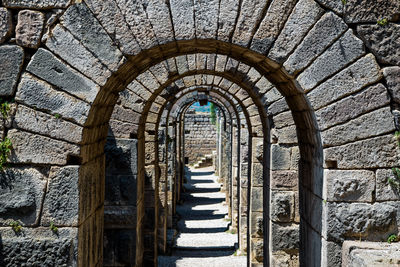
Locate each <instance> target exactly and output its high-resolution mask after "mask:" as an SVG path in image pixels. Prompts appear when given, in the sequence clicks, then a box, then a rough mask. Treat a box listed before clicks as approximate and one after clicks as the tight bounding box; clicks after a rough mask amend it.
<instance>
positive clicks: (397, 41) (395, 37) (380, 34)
mask: <svg viewBox="0 0 400 267" xmlns="http://www.w3.org/2000/svg"><path fill="white" fill-rule="evenodd" d="M379 2H384V1H379ZM399 5H400V4H399ZM357 32H358V34H359V35H360V37H361V38H362V40H363V41H364V43H365V45H366V46H367V47H368V48H369V49H370V50H371V51H372V53H374V55H375V56H376V58H377V59H378V61H379V62H380V63H384V64H392V65H400V25H398V24H394V23H389V24H387V25H385V26H384V27H382V26H380V25H359V26H357Z"/></svg>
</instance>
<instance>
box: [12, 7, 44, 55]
mask: <svg viewBox="0 0 400 267" xmlns="http://www.w3.org/2000/svg"><path fill="white" fill-rule="evenodd" d="M44 19H45V17H44V14H43V13H42V12H40V11H33V10H22V11H20V12H19V13H18V23H17V27H16V28H15V39H16V42H17V44H19V45H20V46H24V47H28V48H38V46H39V45H40V38H41V37H42V32H43V27H44Z"/></svg>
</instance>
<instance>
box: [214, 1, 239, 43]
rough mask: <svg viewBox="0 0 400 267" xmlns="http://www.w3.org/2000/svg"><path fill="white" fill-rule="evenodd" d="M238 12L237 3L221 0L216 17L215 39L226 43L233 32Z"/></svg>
mask: <svg viewBox="0 0 400 267" xmlns="http://www.w3.org/2000/svg"><path fill="white" fill-rule="evenodd" d="M238 10H239V2H238V1H235V0H221V1H220V5H219V16H218V36H217V39H218V40H221V41H225V42H228V41H229V38H230V36H231V35H232V34H233V31H234V30H235V24H236V17H237V13H238Z"/></svg>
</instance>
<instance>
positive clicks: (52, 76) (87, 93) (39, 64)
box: [27, 48, 100, 103]
mask: <svg viewBox="0 0 400 267" xmlns="http://www.w3.org/2000/svg"><path fill="white" fill-rule="evenodd" d="M27 70H28V71H29V72H30V73H32V74H34V75H36V76H37V77H39V78H41V79H43V80H45V81H47V82H49V83H50V84H52V85H54V86H57V88H59V89H61V90H63V91H65V92H67V93H70V94H72V95H74V96H76V97H79V98H80V99H83V100H85V101H87V102H89V103H92V102H93V101H94V99H95V98H96V96H97V93H98V92H99V90H100V87H99V86H98V85H97V84H96V83H94V82H93V81H92V80H90V79H88V78H86V77H85V76H83V75H82V74H80V73H79V72H77V71H76V70H74V69H73V68H71V67H70V66H68V65H66V64H65V63H63V62H62V61H61V60H59V59H58V58H56V56H55V55H54V54H52V53H51V52H50V51H48V50H45V49H42V48H39V50H38V51H37V52H36V53H35V54H34V56H33V57H32V59H31V61H30V62H29V64H28V67H27Z"/></svg>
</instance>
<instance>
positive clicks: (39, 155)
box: [8, 130, 80, 165]
mask: <svg viewBox="0 0 400 267" xmlns="http://www.w3.org/2000/svg"><path fill="white" fill-rule="evenodd" d="M8 137H9V138H10V139H11V142H12V145H13V150H12V153H11V156H10V161H11V162H13V163H39V164H60V165H61V164H66V163H67V158H68V156H78V155H79V152H80V149H79V146H77V145H72V144H69V143H66V142H63V141H57V140H54V139H51V138H48V137H44V136H41V135H35V134H31V133H28V132H22V131H18V130H10V131H9V132H8Z"/></svg>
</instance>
